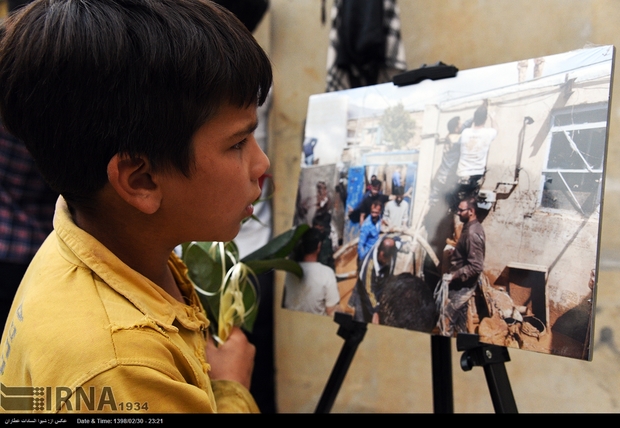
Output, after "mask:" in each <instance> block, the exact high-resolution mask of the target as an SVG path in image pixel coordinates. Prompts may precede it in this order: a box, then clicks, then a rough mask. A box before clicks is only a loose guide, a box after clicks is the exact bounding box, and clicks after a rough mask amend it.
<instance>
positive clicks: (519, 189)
mask: <svg viewBox="0 0 620 428" xmlns="http://www.w3.org/2000/svg"><path fill="white" fill-rule="evenodd" d="M613 62H614V48H613V47H612V46H599V47H592V48H585V49H580V50H577V51H572V52H567V53H563V54H559V55H551V56H547V57H542V58H534V59H529V60H523V61H516V62H513V63H507V64H500V65H495V66H489V67H483V68H479V69H472V70H465V71H460V72H459V73H458V74H457V76H456V77H454V78H448V79H442V80H435V81H433V80H424V81H422V82H420V83H418V84H414V85H410V86H401V87H399V86H395V85H393V84H391V83H390V84H382V85H375V86H370V87H364V88H357V89H351V90H345V91H339V92H332V93H325V94H318V95H313V96H311V97H310V100H309V105H308V115H307V119H306V127H305V132H304V140H303V144H302V148H301V152H302V153H301V155H302V156H301V164H302V165H301V173H300V177H299V190H298V194H297V203H296V210H295V220H294V222H295V224H302V223H306V224H308V225H310V226H311V228H310V229H309V232H308V233H306V235H304V237H303V238H302V239H301V241H300V243H299V245H298V248H297V249H296V250H295V254H294V258H295V259H296V260H297V261H298V262H300V264H301V266H302V269H303V270H304V276H303V278H297V277H295V276H293V275H289V276H287V278H286V280H285V287H284V288H285V289H284V299H283V303H282V305H283V307H285V308H288V309H293V310H299V311H304V312H310V313H316V314H321V315H332V314H333V313H334V312H336V311H340V312H346V313H349V314H351V315H352V316H353V319H354V320H357V321H361V322H365V323H375V324H380V325H386V326H392V327H397V328H403V329H409V330H415V331H421V332H427V333H430V334H436V335H443V336H456V335H457V334H458V333H473V334H477V335H479V338H480V342H482V343H488V344H494V345H500V346H507V347H513V348H520V349H525V350H530V351H535V352H541V353H547V354H553V355H560V356H565V357H570V358H577V359H591V357H592V350H591V339H592V338H591V331H592V328H593V322H594V307H595V306H594V305H595V296H596V283H597V269H598V249H599V235H600V220H601V219H600V214H601V204H602V195H603V185H604V178H605V154H606V147H607V135H608V116H609V104H610V90H611V76H612V69H613Z"/></svg>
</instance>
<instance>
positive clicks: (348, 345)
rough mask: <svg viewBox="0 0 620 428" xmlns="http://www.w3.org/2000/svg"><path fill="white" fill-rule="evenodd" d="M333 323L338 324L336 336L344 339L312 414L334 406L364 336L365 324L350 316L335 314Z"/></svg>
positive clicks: (327, 411)
mask: <svg viewBox="0 0 620 428" xmlns="http://www.w3.org/2000/svg"><path fill="white" fill-rule="evenodd" d="M334 321H336V322H337V323H338V324H340V328H339V329H338V336H340V337H342V338H344V339H345V342H344V344H343V345H342V349H341V350H340V355H338V360H336V364H335V365H334V368H333V370H332V373H331V375H330V376H329V380H328V381H327V385H325V389H324V390H323V395H321V399H320V400H319V404H318V405H317V407H316V410H315V411H314V413H329V412H330V410H331V408H332V406H333V405H334V401H336V396H337V395H338V392H339V391H340V387H341V386H342V382H343V381H344V377H345V376H346V374H347V371H348V370H349V366H350V365H351V361H353V357H354V356H355V351H357V347H358V345H359V344H360V343H361V342H362V339H363V338H364V335H365V334H366V328H367V326H366V324H365V323H361V322H359V321H353V319H352V317H351V315H348V314H344V313H341V312H337V313H336V315H335V317H334Z"/></svg>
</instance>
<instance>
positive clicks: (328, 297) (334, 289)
mask: <svg viewBox="0 0 620 428" xmlns="http://www.w3.org/2000/svg"><path fill="white" fill-rule="evenodd" d="M339 302H340V292H339V291H338V283H337V282H336V276H335V275H332V276H331V277H330V278H329V282H328V283H327V284H326V286H325V306H327V307H328V308H331V307H332V306H336V305H337V304H338V303H339Z"/></svg>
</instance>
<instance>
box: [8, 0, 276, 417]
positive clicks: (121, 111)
mask: <svg viewBox="0 0 620 428" xmlns="http://www.w3.org/2000/svg"><path fill="white" fill-rule="evenodd" d="M3 32H4V34H3V39H2V42H1V45H0V113H1V114H2V117H3V119H4V122H5V124H6V126H7V128H8V129H9V130H10V131H11V132H12V133H13V134H14V135H15V136H17V137H18V138H20V139H22V140H23V141H24V142H25V143H26V145H27V147H28V149H29V150H30V152H31V153H32V155H33V157H34V158H35V160H36V162H37V165H38V167H39V168H40V170H41V172H42V174H43V176H44V177H45V178H46V180H47V181H48V182H49V184H50V185H51V187H52V188H53V189H54V190H56V191H58V192H59V193H60V194H61V198H60V199H59V201H58V204H57V207H56V215H55V218H54V229H55V230H54V232H52V234H51V235H50V236H49V237H48V239H47V240H46V242H45V243H44V244H43V246H42V247H41V249H40V251H39V252H38V253H37V255H36V256H35V258H34V259H33V261H32V263H31V265H30V267H29V269H28V271H27V273H26V275H25V276H24V279H23V281H22V284H21V285H20V289H19V291H18V293H17V295H16V297H15V301H14V303H13V308H12V309H11V313H10V315H9V318H8V320H7V327H6V328H5V331H4V334H3V337H2V349H1V360H0V382H1V383H2V386H3V392H4V396H3V397H2V401H1V402H0V406H2V408H3V409H4V410H5V411H24V410H34V411H38V410H39V411H48V412H58V411H61V412H64V411H81V412H85V411H98V412H102V411H104V412H105V411H115V412H119V411H132V412H135V411H149V412H211V411H257V410H258V409H257V408H256V406H255V403H254V401H253V399H252V398H251V396H250V394H249V392H248V391H247V388H248V387H249V379H250V375H251V371H252V361H253V355H254V348H253V347H252V345H250V344H249V343H248V342H247V340H246V339H245V336H244V335H243V333H241V332H240V330H236V331H235V332H234V334H233V335H232V336H231V337H230V339H229V340H228V341H227V342H226V343H225V344H223V345H221V346H220V347H218V348H215V347H214V346H213V344H212V341H211V340H207V326H208V321H207V319H206V318H205V316H204V314H203V311H202V310H201V307H200V303H199V300H198V298H197V296H196V294H195V292H194V291H193V288H192V286H191V283H190V281H189V280H188V279H187V275H186V269H185V267H184V266H183V264H182V263H181V262H180V261H179V260H178V258H176V257H175V256H174V255H173V254H172V250H173V248H174V247H175V246H176V245H178V244H179V243H182V242H185V241H190V240H197V241H228V240H231V239H232V238H234V236H235V235H236V234H237V232H238V231H239V227H240V222H241V220H242V219H244V218H245V217H248V216H250V215H251V214H252V205H251V204H252V202H253V201H254V200H256V199H257V198H258V196H259V195H260V188H259V186H258V178H259V177H260V176H261V175H263V173H264V172H265V171H266V170H267V168H268V167H269V161H268V159H267V157H266V156H265V154H264V153H263V152H262V151H261V150H260V148H259V147H258V145H257V143H256V140H255V139H254V137H253V131H254V129H255V128H256V126H257V119H256V108H257V106H258V105H260V104H262V103H263V101H264V99H265V97H266V95H267V91H268V89H269V87H270V85H271V80H272V75H271V66H270V63H269V60H268V58H267V57H266V55H265V53H264V52H263V51H262V49H261V48H260V47H259V46H258V45H257V43H256V41H255V40H254V38H253V37H252V35H251V34H250V33H249V32H248V30H247V29H246V28H245V27H244V26H243V25H242V24H241V23H240V22H239V21H238V20H237V19H236V18H235V17H234V16H233V15H232V14H231V13H229V12H227V11H225V10H223V9H222V8H219V7H217V6H216V5H214V4H212V3H210V2H207V1H203V0H37V1H35V2H33V3H32V4H30V5H28V6H26V7H25V8H24V9H23V10H21V11H20V12H17V13H16V14H15V15H13V16H11V17H10V18H8V19H7V22H6V23H5V28H4V29H3ZM205 354H208V362H207V355H205ZM217 379H221V380H219V381H218V380H217ZM24 386H28V387H40V389H39V390H38V391H43V394H44V395H43V397H42V399H41V397H38V398H37V397H35V398H34V400H33V401H32V402H25V401H24V400H21V401H20V400H19V399H17V398H16V397H13V396H11V393H12V392H11V391H15V390H11V389H10V387H24ZM20 406H21V407H20Z"/></svg>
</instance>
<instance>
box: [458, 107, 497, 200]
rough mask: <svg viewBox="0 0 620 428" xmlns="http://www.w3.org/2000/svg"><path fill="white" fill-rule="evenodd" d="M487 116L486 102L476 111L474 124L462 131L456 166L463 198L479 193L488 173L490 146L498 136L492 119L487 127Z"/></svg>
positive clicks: (460, 192) (459, 191)
mask: <svg viewBox="0 0 620 428" xmlns="http://www.w3.org/2000/svg"><path fill="white" fill-rule="evenodd" d="M487 118H488V107H487V103H486V102H485V103H484V104H483V105H481V106H480V107H478V108H477V109H476V111H475V112H474V118H473V124H472V126H471V127H469V128H466V129H464V130H463V132H462V133H461V138H460V149H461V150H460V155H459V162H458V165H457V168H456V175H457V176H458V180H459V190H458V194H459V196H460V198H461V199H465V198H468V197H471V196H476V195H477V194H478V191H479V190H480V186H481V185H482V181H483V179H484V174H485V173H486V167H487V156H488V154H489V148H490V147H491V142H492V141H493V140H494V139H495V137H496V136H497V130H496V129H495V128H494V122H493V120H492V119H491V127H486V123H487Z"/></svg>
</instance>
